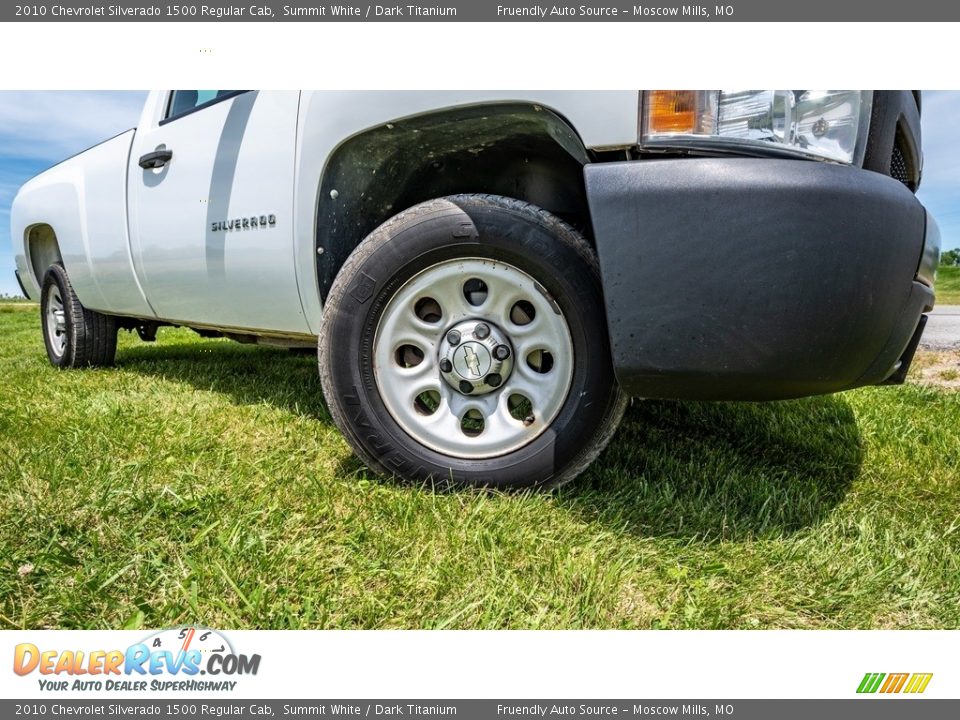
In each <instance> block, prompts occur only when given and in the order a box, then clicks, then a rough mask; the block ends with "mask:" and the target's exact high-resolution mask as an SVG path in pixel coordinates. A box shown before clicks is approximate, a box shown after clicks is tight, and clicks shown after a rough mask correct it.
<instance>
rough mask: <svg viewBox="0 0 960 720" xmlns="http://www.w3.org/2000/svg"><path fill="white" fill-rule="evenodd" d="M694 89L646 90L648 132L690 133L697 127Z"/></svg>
mask: <svg viewBox="0 0 960 720" xmlns="http://www.w3.org/2000/svg"><path fill="white" fill-rule="evenodd" d="M698 95H699V93H698V92H697V91H696V90H650V91H648V92H647V95H646V100H647V107H646V110H647V132H648V133H692V132H694V131H696V129H697V96H698Z"/></svg>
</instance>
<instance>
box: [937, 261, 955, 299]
mask: <svg viewBox="0 0 960 720" xmlns="http://www.w3.org/2000/svg"><path fill="white" fill-rule="evenodd" d="M937 304H938V305H960V266H947V265H941V266H940V267H939V268H937Z"/></svg>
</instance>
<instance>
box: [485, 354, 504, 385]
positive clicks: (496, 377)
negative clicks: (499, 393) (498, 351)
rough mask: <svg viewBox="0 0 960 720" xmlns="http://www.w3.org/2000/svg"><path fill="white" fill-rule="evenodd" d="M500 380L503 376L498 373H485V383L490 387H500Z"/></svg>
mask: <svg viewBox="0 0 960 720" xmlns="http://www.w3.org/2000/svg"><path fill="white" fill-rule="evenodd" d="M501 347H502V346H501ZM502 382H503V378H502V377H500V373H490V374H489V375H487V385H489V386H490V387H500V383H502Z"/></svg>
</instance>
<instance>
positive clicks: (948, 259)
mask: <svg viewBox="0 0 960 720" xmlns="http://www.w3.org/2000/svg"><path fill="white" fill-rule="evenodd" d="M940 264H941V265H951V266H956V265H960V248H954V249H953V250H946V251H945V252H942V253H940Z"/></svg>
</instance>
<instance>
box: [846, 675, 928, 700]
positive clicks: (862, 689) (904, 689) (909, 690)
mask: <svg viewBox="0 0 960 720" xmlns="http://www.w3.org/2000/svg"><path fill="white" fill-rule="evenodd" d="M932 678H933V673H867V674H866V675H864V676H863V680H861V681H860V685H858V686H857V692H858V693H867V694H872V693H882V694H884V695H891V694H896V693H906V694H908V695H914V694H919V693H922V692H923V691H924V690H926V689H927V685H929V684H930V680H931V679H932Z"/></svg>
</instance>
